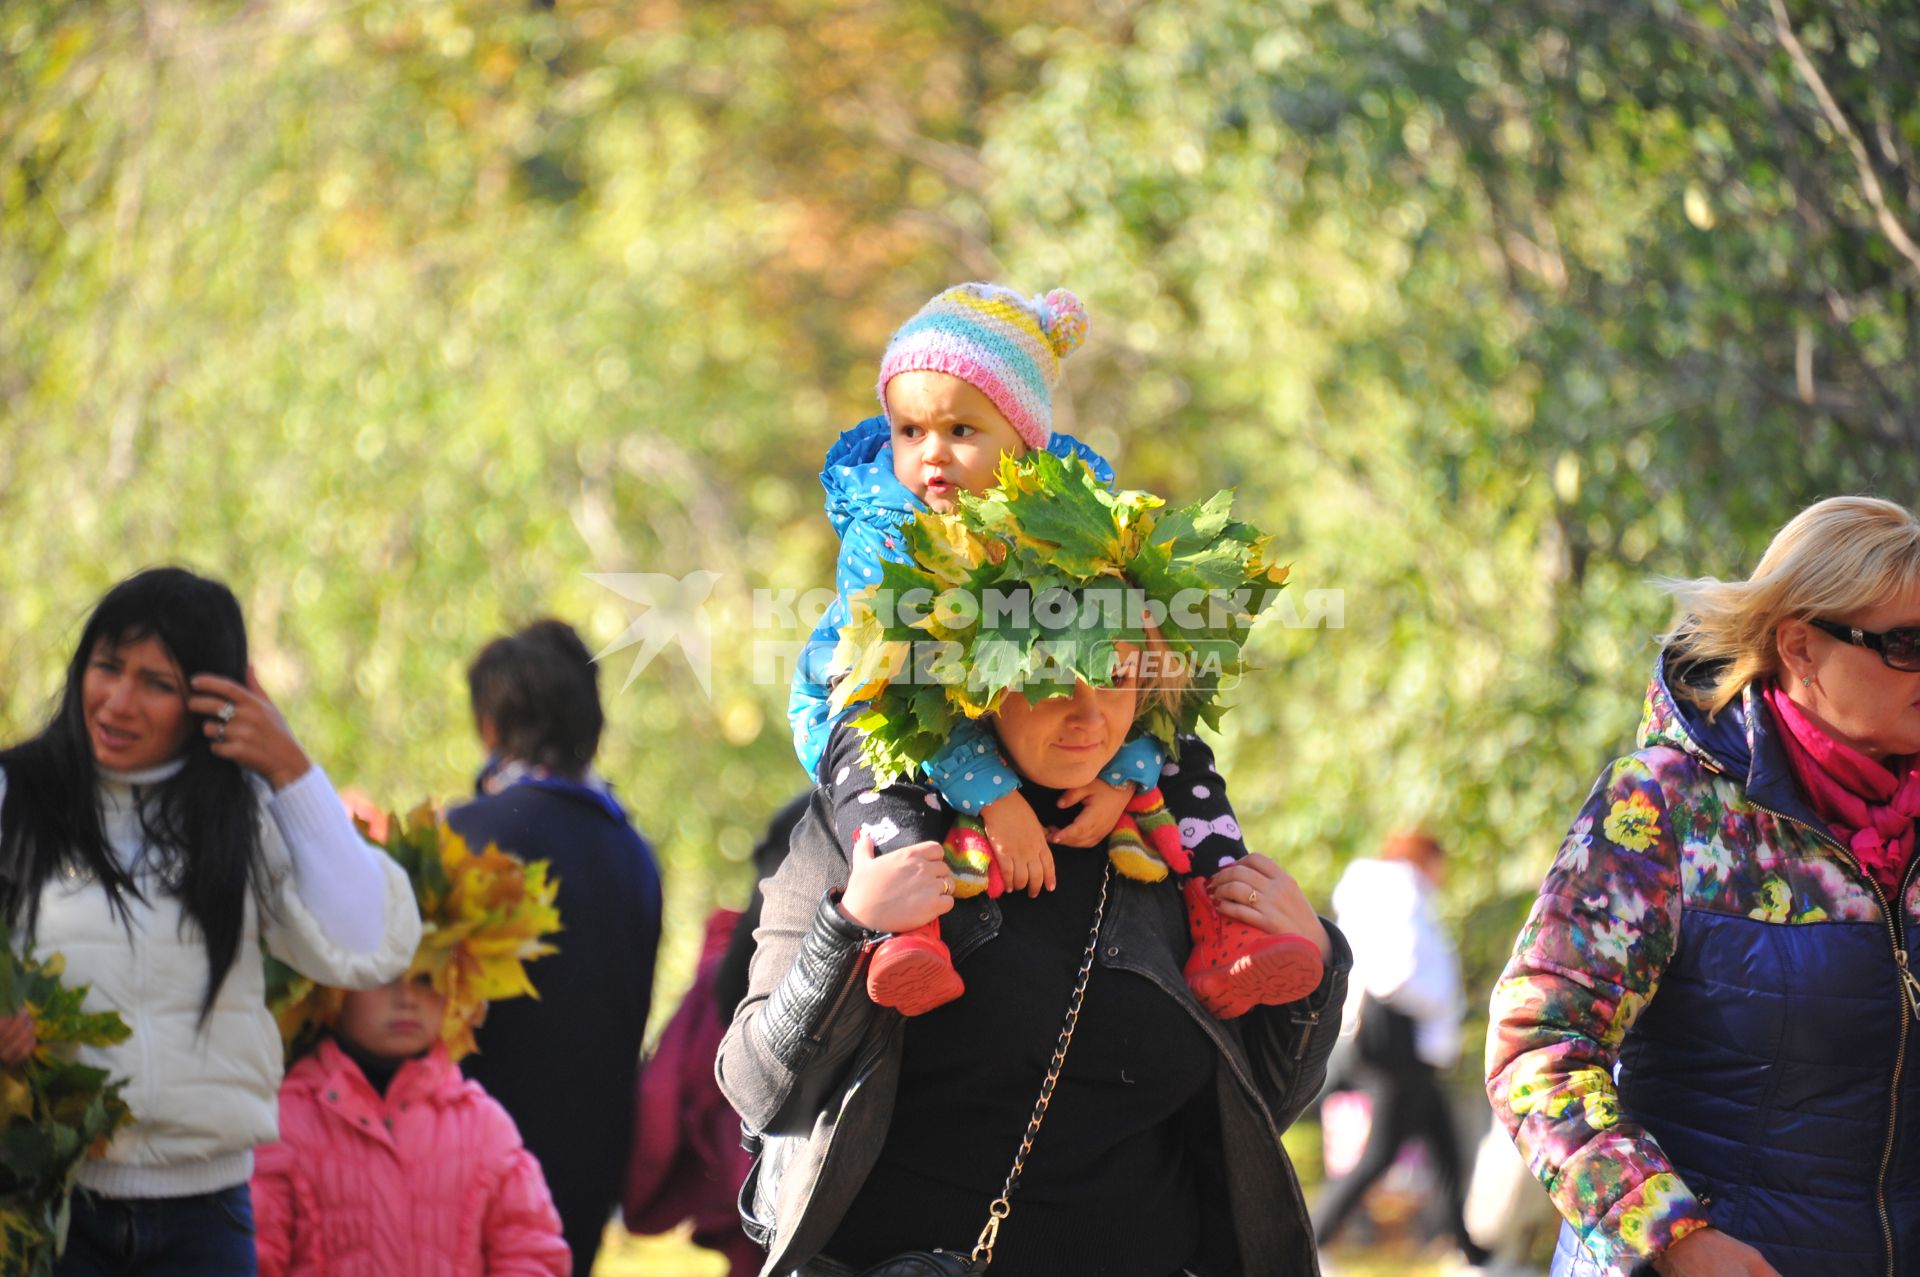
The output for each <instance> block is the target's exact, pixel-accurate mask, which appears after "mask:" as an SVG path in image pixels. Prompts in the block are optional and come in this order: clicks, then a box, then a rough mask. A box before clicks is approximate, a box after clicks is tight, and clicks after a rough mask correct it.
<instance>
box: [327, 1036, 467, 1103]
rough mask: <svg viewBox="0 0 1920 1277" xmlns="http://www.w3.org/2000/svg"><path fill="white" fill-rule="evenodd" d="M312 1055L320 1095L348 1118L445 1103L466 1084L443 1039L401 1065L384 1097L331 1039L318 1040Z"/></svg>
mask: <svg viewBox="0 0 1920 1277" xmlns="http://www.w3.org/2000/svg"><path fill="white" fill-rule="evenodd" d="M315 1056H316V1059H317V1061H318V1063H319V1066H320V1072H321V1074H322V1077H323V1081H322V1083H321V1096H322V1098H323V1099H324V1100H325V1101H326V1102H327V1103H328V1104H329V1105H331V1106H335V1107H338V1108H339V1110H340V1111H341V1113H342V1114H343V1115H345V1116H347V1117H348V1118H352V1117H355V1116H358V1115H361V1114H366V1113H373V1114H382V1113H384V1112H385V1111H387V1110H389V1109H395V1108H401V1107H405V1106H409V1105H413V1104H420V1103H425V1102H434V1103H445V1102H446V1101H447V1100H449V1099H451V1098H453V1097H454V1096H455V1095H456V1094H457V1093H458V1092H459V1091H460V1089H461V1088H462V1087H463V1086H465V1085H466V1082H465V1079H464V1078H463V1077H462V1076H461V1073H460V1070H459V1069H458V1068H456V1067H455V1066H454V1063H453V1057H452V1056H450V1055H448V1054H447V1044H446V1043H444V1042H436V1043H434V1044H433V1049H432V1050H431V1051H428V1052H427V1053H426V1054H425V1055H423V1056H421V1057H420V1058H419V1059H417V1060H408V1061H407V1062H406V1063H405V1064H402V1065H401V1066H400V1069H399V1071H398V1072H396V1073H395V1074H394V1075H393V1081H392V1082H391V1083H389V1084H388V1086H387V1093H386V1095H385V1096H384V1097H383V1096H382V1095H381V1094H380V1093H379V1092H378V1091H375V1090H374V1089H373V1083H371V1082H369V1081H367V1075H366V1074H364V1073H362V1072H361V1071H360V1066H359V1065H358V1064H355V1063H354V1062H353V1060H352V1059H351V1058H350V1057H349V1056H348V1055H347V1053H346V1052H345V1051H342V1050H341V1049H340V1046H339V1044H338V1043H336V1042H335V1041H334V1040H333V1039H332V1038H323V1039H321V1042H320V1045H319V1047H318V1048H317V1049H316V1051H315Z"/></svg>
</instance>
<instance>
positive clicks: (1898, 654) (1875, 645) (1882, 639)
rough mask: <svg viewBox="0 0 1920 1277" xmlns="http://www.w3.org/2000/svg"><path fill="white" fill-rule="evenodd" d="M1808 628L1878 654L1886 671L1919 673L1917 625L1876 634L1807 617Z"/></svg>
mask: <svg viewBox="0 0 1920 1277" xmlns="http://www.w3.org/2000/svg"><path fill="white" fill-rule="evenodd" d="M1807 624H1808V625H1811V626H1813V627H1814V628H1815V629H1817V630H1824V631H1826V632H1827V633H1828V634H1831V635H1833V636H1834V637H1835V638H1837V639H1839V640H1840V641H1841V642H1842V643H1851V644H1853V645H1854V646H1855V647H1866V648H1871V649H1873V650H1874V651H1876V652H1878V653H1880V659H1881V661H1882V662H1884V663H1885V664H1886V666H1887V667H1888V668H1889V669H1896V670H1905V671H1906V672H1908V673H1913V672H1915V671H1920V625H1903V626H1901V627H1900V628H1899V629H1897V630H1887V631H1886V632H1884V633H1881V634H1875V633H1873V632H1872V631H1871V630H1863V629H1861V628H1860V627H1859V626H1857V625H1842V624H1841V623H1840V622H1838V621H1823V620H1821V619H1820V618H1819V617H1817V616H1815V617H1808V618H1807Z"/></svg>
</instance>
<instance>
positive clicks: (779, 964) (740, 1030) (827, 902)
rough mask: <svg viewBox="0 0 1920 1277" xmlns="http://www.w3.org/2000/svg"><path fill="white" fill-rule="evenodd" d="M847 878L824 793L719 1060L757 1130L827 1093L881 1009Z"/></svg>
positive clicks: (772, 909) (770, 916)
mask: <svg viewBox="0 0 1920 1277" xmlns="http://www.w3.org/2000/svg"><path fill="white" fill-rule="evenodd" d="M847 873H848V865H847V858H846V854H845V853H844V852H843V851H842V850H841V849H840V844H839V841H838V839H836V838H835V837H834V834H833V825H832V816H831V813H830V812H829V810H828V806H827V796H826V792H825V791H824V790H820V791H816V793H815V795H814V797H813V799H812V800H811V801H810V802H809V804H808V808H807V812H806V814H805V815H804V816H803V817H802V818H801V821H800V824H799V825H798V826H797V827H796V828H795V830H794V835H793V842H792V848H791V851H790V852H789V854H788V856H787V859H786V861H785V863H783V864H782V865H781V866H780V869H779V871H778V872H777V873H775V874H774V876H773V877H771V878H769V879H767V881H766V882H765V883H764V884H763V885H762V890H763V897H764V898H763V903H762V906H761V915H760V928H759V930H758V931H757V932H756V933H755V935H754V941H755V943H754V954H753V961H752V963H751V965H750V966H749V968H748V978H747V995H746V997H745V998H743V999H741V1002H740V1005H739V1007H738V1008H737V1009H736V1010H735V1012H734V1016H733V1023H732V1025H731V1026H730V1027H729V1028H728V1029H727V1034H726V1037H725V1038H724V1039H723V1040H722V1041H721V1043H720V1053H719V1055H718V1057H717V1059H716V1060H715V1075H716V1076H717V1078H718V1079H719V1083H720V1090H721V1092H722V1093H723V1094H725V1095H726V1097H727V1100H728V1102H730V1103H731V1104H732V1105H733V1107H734V1109H735V1110H736V1111H737V1112H738V1113H739V1114H740V1117H741V1119H742V1120H743V1121H744V1122H745V1123H746V1124H747V1126H748V1127H750V1128H751V1129H753V1130H756V1131H764V1130H767V1129H769V1128H770V1127H772V1126H773V1125H774V1123H775V1122H776V1120H777V1119H778V1118H779V1117H780V1116H781V1114H782V1113H783V1112H784V1111H785V1110H787V1109H788V1108H789V1107H790V1106H794V1105H796V1104H798V1105H801V1106H804V1105H805V1104H806V1102H807V1097H808V1096H811V1095H814V1094H817V1093H820V1092H821V1091H823V1090H824V1089H825V1087H826V1086H827V1084H828V1083H830V1081H831V1080H832V1078H833V1077H834V1076H835V1074H836V1073H837V1071H838V1069H839V1068H840V1067H841V1066H842V1065H843V1064H844V1063H845V1062H846V1060H847V1058H848V1056H849V1055H850V1054H851V1053H852V1051H853V1048H854V1047H855V1046H856V1045H857V1044H858V1043H859V1040H860V1037H861V1034H862V1032H863V1031H864V1030H865V1028H866V1026H867V1023H868V1022H869V1020H870V1019H871V1018H872V1017H873V1016H874V1015H875V1014H876V1013H877V1011H878V1008H876V1007H875V1006H874V1005H873V1003H872V1002H871V1001H869V1000H868V998H867V994H866V988H865V984H864V976H865V972H866V963H867V953H868V949H869V947H870V946H869V942H870V941H871V940H873V939H876V938H877V937H876V936H875V935H874V934H873V933H871V932H867V931H863V930H862V929H860V928H859V927H857V926H855V925H854V924H853V923H851V922H849V921H848V920H847V919H846V917H845V916H844V915H843V914H841V912H840V910H839V908H838V905H837V901H838V898H839V894H840V890H841V888H843V887H845V886H846V882H847Z"/></svg>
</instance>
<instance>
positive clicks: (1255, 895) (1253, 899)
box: [1247, 887, 1260, 905]
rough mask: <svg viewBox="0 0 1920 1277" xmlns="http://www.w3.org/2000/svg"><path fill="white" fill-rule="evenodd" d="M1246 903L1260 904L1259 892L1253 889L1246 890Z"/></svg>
mask: <svg viewBox="0 0 1920 1277" xmlns="http://www.w3.org/2000/svg"><path fill="white" fill-rule="evenodd" d="M1247 903H1248V904H1250V905H1257V904H1259V903H1260V892H1259V890H1258V889H1257V888H1254V887H1248V888H1247Z"/></svg>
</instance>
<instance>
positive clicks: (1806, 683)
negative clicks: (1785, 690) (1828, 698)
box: [1800, 674, 1813, 687]
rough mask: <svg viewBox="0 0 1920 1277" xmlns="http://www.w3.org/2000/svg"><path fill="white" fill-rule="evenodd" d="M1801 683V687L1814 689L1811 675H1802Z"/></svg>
mask: <svg viewBox="0 0 1920 1277" xmlns="http://www.w3.org/2000/svg"><path fill="white" fill-rule="evenodd" d="M1800 683H1801V686H1803V687H1812V686H1813V675H1811V674H1802V675H1801V676H1800Z"/></svg>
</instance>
